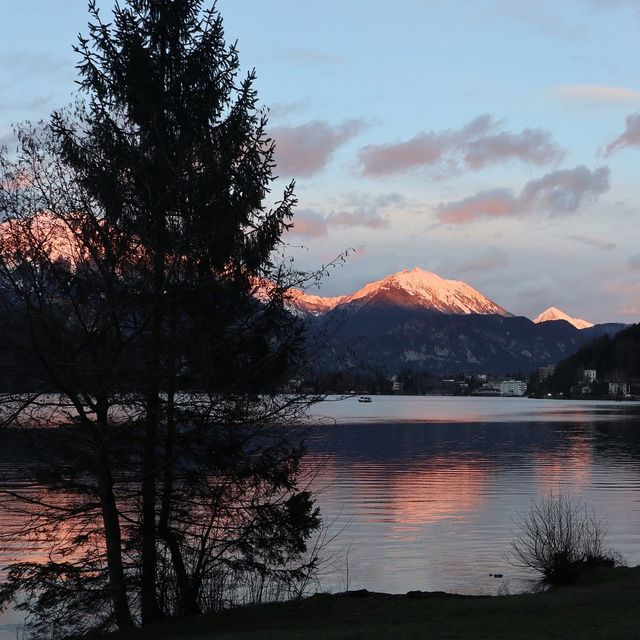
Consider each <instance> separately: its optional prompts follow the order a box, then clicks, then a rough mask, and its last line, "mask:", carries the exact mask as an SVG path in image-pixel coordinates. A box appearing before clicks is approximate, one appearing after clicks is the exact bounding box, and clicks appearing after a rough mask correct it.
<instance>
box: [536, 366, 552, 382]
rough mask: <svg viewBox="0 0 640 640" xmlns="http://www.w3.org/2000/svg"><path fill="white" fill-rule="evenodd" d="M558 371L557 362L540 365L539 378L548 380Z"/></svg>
mask: <svg viewBox="0 0 640 640" xmlns="http://www.w3.org/2000/svg"><path fill="white" fill-rule="evenodd" d="M555 372H556V365H555V364H548V365H547V366H546V367H540V368H539V369H538V379H539V380H540V381H542V380H548V379H549V378H550V377H551V376H552V375H553V374H554V373H555Z"/></svg>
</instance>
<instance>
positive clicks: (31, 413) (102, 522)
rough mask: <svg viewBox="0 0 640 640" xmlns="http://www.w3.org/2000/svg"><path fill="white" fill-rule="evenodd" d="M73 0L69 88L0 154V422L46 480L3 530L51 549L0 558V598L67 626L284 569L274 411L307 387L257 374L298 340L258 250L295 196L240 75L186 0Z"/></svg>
mask: <svg viewBox="0 0 640 640" xmlns="http://www.w3.org/2000/svg"><path fill="white" fill-rule="evenodd" d="M89 10H90V15H91V23H90V26H89V34H88V37H86V38H80V41H79V45H78V46H77V48H76V51H77V52H78V53H79V55H80V63H79V65H78V69H79V72H80V86H81V97H80V99H79V101H78V103H77V104H76V106H75V108H74V109H72V110H70V111H60V112H57V113H55V114H54V115H53V116H52V118H51V120H50V121H49V122H48V123H45V124H44V125H42V126H41V127H23V128H22V129H21V132H20V150H19V153H18V157H17V159H15V160H11V159H10V158H9V157H8V156H7V155H6V154H4V155H3V157H2V159H1V161H0V167H1V169H2V175H1V176H0V184H1V185H2V186H1V187H0V211H1V213H2V216H3V219H4V222H3V223H2V232H1V233H0V244H1V246H0V249H1V251H0V288H1V289H2V298H1V299H2V305H3V309H2V310H1V311H2V314H1V315H2V319H3V322H4V324H5V329H6V332H7V333H8V334H9V335H10V336H11V338H12V339H11V340H10V341H9V344H10V348H9V349H8V352H10V353H11V354H12V358H13V360H12V362H13V361H15V362H16V363H18V364H19V365H20V367H21V369H20V371H13V372H12V380H14V381H15V380H18V381H21V382H18V383H15V384H18V386H20V387H21V388H20V391H23V392H24V391H28V392H29V393H28V394H25V393H20V394H17V395H15V396H14V397H12V398H11V399H9V398H6V399H5V402H4V404H3V409H4V416H5V424H6V425H10V426H12V427H13V428H14V429H15V430H20V431H22V432H23V433H29V434H30V435H31V436H32V437H31V440H32V441H33V442H34V443H35V445H36V446H35V452H36V456H39V458H40V459H39V461H38V462H34V464H33V465H32V467H31V470H32V472H33V474H34V478H36V479H37V480H38V481H39V482H44V483H46V484H47V485H48V486H49V487H50V489H51V492H52V493H51V495H52V496H53V498H52V499H49V498H47V499H43V498H42V497H38V498H37V499H35V500H34V499H33V496H30V497H27V496H25V495H24V494H21V493H19V492H17V493H16V492H12V491H5V498H6V500H5V503H6V502H8V503H9V508H13V509H16V508H18V507H19V505H24V504H25V499H26V500H27V502H28V501H29V500H31V507H32V508H31V509H30V510H29V513H30V517H31V518H32V519H31V520H29V521H28V522H27V524H25V525H24V526H25V527H26V528H25V531H28V532H31V533H42V532H46V533H47V535H52V536H53V538H52V540H53V543H54V547H55V548H54V552H53V553H52V555H51V558H50V560H49V562H47V563H31V562H26V563H21V564H19V565H15V566H14V567H12V569H11V572H10V574H9V579H8V581H7V582H6V583H5V586H4V588H3V590H2V591H0V600H2V599H4V600H5V601H6V600H8V599H10V598H12V597H15V595H16V594H17V593H19V592H20V591H22V592H26V593H27V594H30V595H31V596H32V598H31V599H27V601H26V602H25V603H24V604H23V607H24V608H26V609H27V610H28V611H30V612H31V614H32V615H34V616H36V618H37V617H38V616H40V621H41V622H42V620H44V619H45V618H48V620H51V619H53V617H55V616H57V617H58V619H59V620H60V621H61V624H62V623H63V621H64V622H66V623H67V624H70V627H71V628H72V629H73V630H83V629H85V628H87V627H91V626H95V627H100V626H102V627H106V628H108V627H109V626H110V624H111V623H112V622H113V623H115V625H116V626H117V627H119V628H120V629H126V628H130V627H132V626H134V625H135V624H136V623H137V622H138V621H140V622H141V623H142V624H149V623H153V622H155V621H156V620H158V619H159V618H160V617H163V616H167V615H181V614H188V613H195V612H199V611H202V610H205V609H211V608H215V607H217V606H220V601H221V595H220V594H223V593H225V581H226V584H227V588H230V587H229V586H228V585H230V584H231V583H232V581H233V580H235V583H233V584H231V586H232V587H235V588H236V589H237V590H240V591H242V590H244V592H245V593H246V591H247V590H248V589H249V588H250V587H251V585H252V584H253V581H254V580H256V579H259V582H260V584H261V585H263V586H262V587H261V589H264V584H265V582H266V583H267V584H268V583H269V580H270V579H273V580H278V581H280V582H279V584H283V583H286V582H287V581H295V580H296V579H298V578H302V577H304V576H305V575H307V574H308V572H309V571H310V570H312V569H313V567H314V565H315V562H316V560H317V559H315V558H311V559H310V560H309V561H308V562H305V561H302V560H301V558H302V556H303V554H304V552H305V550H306V540H307V539H308V537H309V536H310V535H311V533H312V532H313V530H314V529H315V528H317V527H318V525H319V517H318V513H317V511H316V510H314V508H313V503H312V500H311V497H310V495H309V493H308V492H306V491H301V490H300V489H299V488H298V477H299V468H300V459H301V455H302V447H301V445H300V442H299V441H297V440H296V439H294V438H292V434H291V430H290V429H288V428H289V427H290V426H291V425H292V424H295V423H296V422H297V421H298V419H299V417H300V415H301V414H302V412H303V411H304V408H305V407H306V406H307V405H308V402H309V401H310V399H309V398H307V397H304V396H300V395H291V394H289V395H286V396H285V395H282V394H279V393H277V392H278V391H280V390H281V389H282V388H283V385H284V384H285V383H286V382H287V380H288V379H289V378H290V377H291V376H292V375H294V373H295V371H296V370H298V369H299V367H300V366H301V365H302V364H303V362H304V360H303V355H304V349H303V338H304V336H303V330H302V328H301V326H300V325H299V323H298V322H297V320H296V319H295V318H294V317H293V316H291V315H290V314H288V313H287V311H286V309H285V302H286V298H287V295H288V290H289V288H290V286H291V283H292V282H300V281H301V280H303V279H304V278H305V277H307V276H305V275H304V274H300V273H297V272H295V271H291V270H290V269H288V268H285V267H284V266H283V263H282V262H274V261H273V257H274V252H275V251H276V249H277V248H278V246H279V244H280V242H281V235H282V233H283V232H284V231H285V230H286V228H287V226H288V224H289V221H290V219H291V215H292V208H293V206H294V205H295V198H294V195H293V185H292V184H291V185H289V186H288V187H286V188H285V190H284V194H283V196H282V197H281V199H280V200H279V201H278V202H276V203H275V204H273V205H272V206H271V207H269V206H267V205H266V204H265V200H266V199H267V198H268V197H269V195H270V185H271V184H272V182H273V180H274V175H273V171H274V160H273V154H274V143H273V141H272V140H270V139H269V138H268V136H267V134H266V132H265V127H266V117H265V114H264V112H263V111H260V110H259V109H258V108H257V96H256V93H255V90H254V89H253V82H254V79H255V74H254V72H250V73H249V74H248V75H247V76H246V78H244V79H243V80H241V79H240V78H239V61H238V55H237V52H236V49H235V47H234V46H228V45H227V44H226V43H225V40H224V34H223V28H222V20H221V17H220V15H219V14H218V13H217V12H216V10H215V7H214V8H212V9H205V8H204V7H203V2H202V0H127V1H126V2H125V3H123V4H122V5H116V8H115V9H114V12H113V16H112V18H111V19H110V21H109V22H106V21H103V19H102V17H101V15H100V13H99V11H98V9H97V8H96V6H95V4H94V3H93V2H91V3H90V5H89ZM16 366H18V365H16ZM25 386H27V387H28V389H25ZM52 423H55V424H54V425H53V426H55V427H56V428H55V429H47V430H43V428H42V427H44V426H47V427H50V426H52ZM33 427H37V429H34V428H33ZM43 433H44V435H43ZM43 445H44V446H43ZM43 451H47V452H51V451H54V453H53V454H52V455H50V454H49V453H45V454H44V455H43ZM96 519H97V520H96ZM62 522H65V523H66V526H67V528H68V529H69V534H68V535H66V536H65V538H64V540H63V541H62V542H61V541H60V540H59V539H58V538H56V536H55V532H52V527H54V528H55V527H59V525H60V524H61V523H62ZM56 545H57V546H56ZM292 563H293V564H292ZM296 563H297V564H296ZM69 585H73V586H72V587H70V586H69ZM43 590H44V592H45V593H46V594H48V598H46V599H44V600H43V599H40V600H39V601H38V602H36V601H35V600H34V598H35V596H36V594H41V593H42V592H43ZM260 593H262V591H260ZM43 602H44V603H45V604H44V605H43ZM87 614H90V615H87ZM65 618H66V621H65V620H64V619H65Z"/></svg>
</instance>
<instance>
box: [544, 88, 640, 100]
mask: <svg viewBox="0 0 640 640" xmlns="http://www.w3.org/2000/svg"><path fill="white" fill-rule="evenodd" d="M551 91H552V93H553V94H554V95H556V96H558V97H559V98H561V99H563V100H565V101H566V102H577V103H582V104H587V105H607V104H629V103H638V102H640V91H638V90H636V89H626V88H624V87H609V86H606V85H597V84H563V85H558V86H557V87H552V89H551Z"/></svg>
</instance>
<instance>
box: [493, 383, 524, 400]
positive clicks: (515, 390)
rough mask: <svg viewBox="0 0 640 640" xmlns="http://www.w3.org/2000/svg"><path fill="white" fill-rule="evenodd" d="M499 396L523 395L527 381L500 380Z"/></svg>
mask: <svg viewBox="0 0 640 640" xmlns="http://www.w3.org/2000/svg"><path fill="white" fill-rule="evenodd" d="M499 385H500V395H501V396H514V397H515V396H523V395H524V394H525V393H526V392H527V383H526V382H524V380H501V381H500V383H499Z"/></svg>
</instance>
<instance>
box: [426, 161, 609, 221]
mask: <svg viewBox="0 0 640 640" xmlns="http://www.w3.org/2000/svg"><path fill="white" fill-rule="evenodd" d="M609 173H610V171H609V167H600V168H598V169H594V170H593V171H590V170H589V169H587V167H585V166H584V165H579V166H577V167H575V168H574V169H561V170H558V171H553V172H551V173H547V174H545V175H544V176H542V177H541V178H538V179H536V180H530V181H529V182H527V183H526V184H525V185H524V187H523V189H522V191H521V192H520V194H519V195H516V194H515V192H514V191H513V190H512V189H493V190H489V191H481V192H479V193H477V194H476V195H474V196H470V197H468V198H464V199H463V200H458V201H456V202H449V203H440V204H439V205H438V206H437V207H436V214H437V217H438V220H439V221H440V222H443V223H446V224H464V223H467V222H472V221H474V220H477V219H479V218H501V217H514V216H517V215H524V214H529V213H536V214H547V215H552V216H558V215H567V214H571V213H574V212H575V211H577V210H578V209H579V208H580V207H581V206H582V205H584V204H588V203H590V202H593V201H595V200H596V199H597V198H598V196H599V195H600V194H602V193H605V192H606V191H608V189H609Z"/></svg>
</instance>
